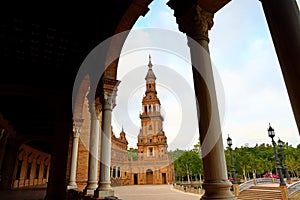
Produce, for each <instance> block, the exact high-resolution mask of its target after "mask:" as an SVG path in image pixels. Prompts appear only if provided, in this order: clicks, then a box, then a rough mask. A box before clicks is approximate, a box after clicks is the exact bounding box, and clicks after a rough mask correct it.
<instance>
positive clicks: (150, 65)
mask: <svg viewBox="0 0 300 200" xmlns="http://www.w3.org/2000/svg"><path fill="white" fill-rule="evenodd" d="M152 66H153V65H152V63H151V55H150V54H149V64H148V67H149V69H152Z"/></svg>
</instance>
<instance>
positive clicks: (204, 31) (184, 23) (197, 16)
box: [169, 2, 214, 42]
mask: <svg viewBox="0 0 300 200" xmlns="http://www.w3.org/2000/svg"><path fill="white" fill-rule="evenodd" d="M174 3H175V2H174ZM169 6H170V7H171V8H172V9H173V10H174V16H175V17H176V22H177V24H178V27H179V30H180V31H182V32H183V33H186V34H187V36H189V37H191V38H193V39H194V40H196V41H198V42H199V41H201V40H206V41H209V38H208V31H209V30H210V29H211V28H212V26H213V24H214V22H213V17H214V14H212V13H209V12H207V11H206V10H204V9H202V8H201V7H200V6H199V5H198V4H191V5H188V6H186V5H185V6H179V5H176V4H171V5H169Z"/></svg>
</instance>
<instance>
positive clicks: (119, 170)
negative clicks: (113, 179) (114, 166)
mask: <svg viewBox="0 0 300 200" xmlns="http://www.w3.org/2000/svg"><path fill="white" fill-rule="evenodd" d="M117 177H118V178H120V177H121V169H120V167H118V173H117Z"/></svg>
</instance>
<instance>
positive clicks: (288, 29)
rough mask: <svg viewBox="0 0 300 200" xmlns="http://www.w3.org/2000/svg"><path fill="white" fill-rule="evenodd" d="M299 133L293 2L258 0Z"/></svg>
mask: <svg viewBox="0 0 300 200" xmlns="http://www.w3.org/2000/svg"><path fill="white" fill-rule="evenodd" d="M260 1H261V3H262V7H263V10H264V14H265V17H266V20H267V23H268V26H269V30H270V33H271V36H272V40H273V43H274V47H275V50H276V54H277V57H278V60H279V63H280V67H281V71H282V75H283V78H284V82H285V85H286V88H287V92H288V95H289V99H290V102H291V106H292V109H293V113H294V117H295V120H296V123H297V126H298V130H299V132H300V79H299V77H300V65H299V63H300V56H299V55H300V12H299V7H298V5H297V2H296V0H276V1H274V0H260Z"/></svg>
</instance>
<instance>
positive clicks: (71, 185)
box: [67, 183, 77, 190]
mask: <svg viewBox="0 0 300 200" xmlns="http://www.w3.org/2000/svg"><path fill="white" fill-rule="evenodd" d="M76 188H77V185H76V183H75V184H69V185H68V186H67V189H68V190H71V189H76Z"/></svg>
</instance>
